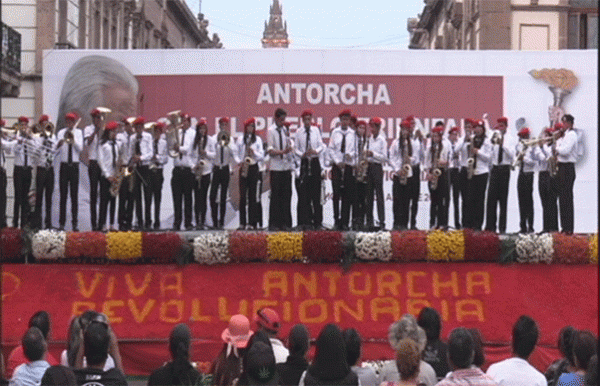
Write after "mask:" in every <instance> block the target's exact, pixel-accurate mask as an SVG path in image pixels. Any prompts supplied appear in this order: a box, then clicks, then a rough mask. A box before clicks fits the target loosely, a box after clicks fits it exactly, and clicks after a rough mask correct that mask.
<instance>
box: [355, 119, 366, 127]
mask: <svg viewBox="0 0 600 386" xmlns="http://www.w3.org/2000/svg"><path fill="white" fill-rule="evenodd" d="M361 125H362V126H367V121H365V120H362V119H361V120H360V121H356V126H361Z"/></svg>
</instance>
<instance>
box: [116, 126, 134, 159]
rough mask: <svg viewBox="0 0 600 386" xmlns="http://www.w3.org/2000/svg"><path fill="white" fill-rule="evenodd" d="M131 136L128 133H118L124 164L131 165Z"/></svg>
mask: <svg viewBox="0 0 600 386" xmlns="http://www.w3.org/2000/svg"><path fill="white" fill-rule="evenodd" d="M129 135H130V134H128V133H126V132H124V131H123V132H121V133H117V137H116V139H117V142H118V143H119V148H120V149H121V157H122V161H123V163H124V164H127V163H129V159H130V158H131V155H130V154H129Z"/></svg>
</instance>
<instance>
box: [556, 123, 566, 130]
mask: <svg viewBox="0 0 600 386" xmlns="http://www.w3.org/2000/svg"><path fill="white" fill-rule="evenodd" d="M564 128H565V125H563V124H562V123H557V124H555V125H554V130H560V129H564Z"/></svg>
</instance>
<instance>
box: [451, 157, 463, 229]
mask: <svg viewBox="0 0 600 386" xmlns="http://www.w3.org/2000/svg"><path fill="white" fill-rule="evenodd" d="M448 174H449V176H450V185H449V190H452V207H453V209H454V228H456V229H460V227H461V226H460V201H459V199H460V195H461V194H462V192H461V190H462V189H463V185H462V184H461V182H460V169H459V168H452V169H448Z"/></svg>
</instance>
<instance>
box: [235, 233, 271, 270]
mask: <svg viewBox="0 0 600 386" xmlns="http://www.w3.org/2000/svg"><path fill="white" fill-rule="evenodd" d="M267 245H268V242H267V235H266V233H263V232H233V233H231V234H230V235H229V254H230V255H231V260H232V261H235V262H242V263H243V262H249V261H266V260H267Z"/></svg>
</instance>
